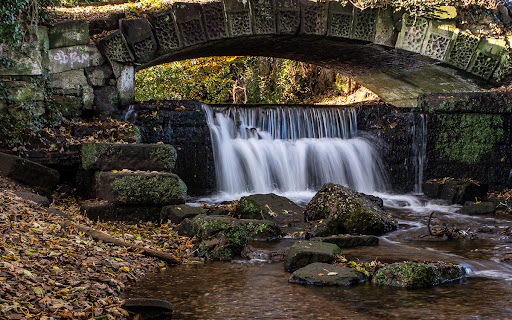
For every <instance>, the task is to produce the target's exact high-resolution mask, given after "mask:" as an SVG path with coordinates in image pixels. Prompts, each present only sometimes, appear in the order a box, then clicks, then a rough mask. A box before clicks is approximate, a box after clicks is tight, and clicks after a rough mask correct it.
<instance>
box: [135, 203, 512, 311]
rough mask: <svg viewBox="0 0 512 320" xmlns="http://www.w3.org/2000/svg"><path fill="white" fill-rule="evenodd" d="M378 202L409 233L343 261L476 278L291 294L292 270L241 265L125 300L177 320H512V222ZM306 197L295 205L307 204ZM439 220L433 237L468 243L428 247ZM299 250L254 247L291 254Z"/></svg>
mask: <svg viewBox="0 0 512 320" xmlns="http://www.w3.org/2000/svg"><path fill="white" fill-rule="evenodd" d="M378 195H379V196H380V197H381V198H383V199H384V206H385V209H386V211H387V212H389V213H390V214H391V215H392V216H393V217H394V218H395V219H397V220H398V222H399V229H398V230H396V231H394V232H391V233H388V234H386V235H384V236H382V237H380V245H379V246H374V247H359V248H352V249H342V254H343V255H345V256H346V257H347V258H348V259H351V260H359V261H372V260H379V261H381V262H385V263H392V262H400V261H404V260H420V261H446V262H452V263H457V264H461V265H464V266H465V268H466V270H467V271H468V276H467V277H465V278H464V279H462V280H459V281H456V282H452V283H445V284H442V285H439V286H436V287H433V288H428V289H416V290H406V289H400V288H393V287H377V286H374V285H372V284H371V283H364V284H359V285H356V286H353V287H345V286H342V287H319V286H306V285H298V284H289V283H288V278H289V277H290V274H289V273H287V272H285V271H284V267H283V263H282V262H278V263H270V262H267V261H260V260H244V259H241V258H240V259H235V260H233V261H231V262H206V263H204V264H196V265H180V266H176V267H171V268H168V269H166V270H164V271H161V272H158V273H154V274H150V275H148V277H147V278H146V279H144V280H143V281H141V282H139V283H137V284H136V285H135V286H133V287H132V288H130V289H129V290H128V291H127V292H126V293H125V297H131V298H135V297H145V298H155V299H164V300H168V301H169V302H171V303H172V304H173V306H174V313H173V319H395V318H398V317H399V318H401V319H512V286H511V284H512V263H510V262H508V263H507V262H501V261H500V258H501V257H504V256H506V255H507V254H508V256H509V257H510V256H511V255H512V240H511V238H510V237H507V236H505V235H502V234H501V233H502V232H503V231H505V230H507V228H509V227H510V226H511V222H512V217H511V216H510V214H508V215H485V216H465V215H461V214H459V213H457V210H458V209H459V207H458V206H447V205H443V204H442V203H439V202H436V201H427V200H426V199H424V197H422V196H421V195H416V196H411V195H386V194H378ZM304 196H305V195H304V194H301V195H300V196H299V197H298V198H295V199H293V200H295V201H297V202H299V203H302V204H304V202H307V198H305V197H304ZM206 200H208V199H202V201H206ZM209 200H211V201H214V200H217V201H218V200H219V198H217V199H209ZM432 211H435V213H434V214H433V215H432V221H431V227H432V228H433V229H435V228H439V227H441V226H446V227H448V228H452V227H456V228H457V229H460V230H464V231H466V230H467V233H468V235H467V236H466V237H465V238H463V239H454V240H449V241H440V240H439V239H432V238H428V237H423V238H422V236H425V235H426V234H427V233H428V231H427V226H426V224H427V221H428V217H429V215H430V213H431V212H432ZM468 229H469V230H468ZM296 240H297V239H290V238H283V239H281V240H280V241H275V242H260V243H251V245H252V246H254V247H257V248H264V249H272V250H287V248H289V247H290V246H291V244H292V243H293V242H294V241H296Z"/></svg>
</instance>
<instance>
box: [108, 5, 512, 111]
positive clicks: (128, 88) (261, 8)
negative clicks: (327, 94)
mask: <svg viewBox="0 0 512 320" xmlns="http://www.w3.org/2000/svg"><path fill="white" fill-rule="evenodd" d="M507 46H508V44H507V43H506V41H505V40H504V39H491V38H479V37H477V36H474V35H472V34H470V33H468V32H465V31H463V30H459V29H457V28H456V26H455V22H454V21H453V20H436V19H428V18H424V17H410V16H407V15H406V14H401V13H394V12H393V9H392V8H387V9H366V10H360V9H358V8H356V7H354V6H353V5H351V4H348V5H346V6H343V5H342V4H341V3H339V2H336V1H331V2H327V1H309V0H244V1H238V0H223V1H214V2H205V3H185V2H181V3H180V2H178V3H175V4H174V5H173V7H172V8H171V9H170V10H168V11H165V12H161V13H159V14H156V15H154V16H150V17H148V19H142V18H140V19H121V20H120V21H119V29H118V30H116V31H115V32H113V33H111V34H110V35H108V36H107V37H105V38H104V39H102V40H101V41H100V43H99V48H100V50H101V52H102V53H103V54H104V56H105V57H106V58H107V59H108V60H109V61H110V64H111V65H112V66H113V69H114V73H116V75H117V76H118V80H119V81H118V85H117V86H118V88H119V91H120V97H121V101H122V102H123V103H125V104H126V103H130V102H131V101H132V100H133V96H134V92H133V87H134V85H133V83H134V80H133V79H134V72H135V71H136V70H138V69H143V68H146V67H149V66H152V65H156V64H161V63H165V62H170V61H176V60H183V59H188V58H197V57H203V56H214V55H261V56H272V57H283V58H289V59H294V60H300V61H304V62H310V63H315V64H317V65H321V66H326V67H329V68H332V69H335V70H337V71H339V72H341V73H342V74H344V75H347V76H350V77H352V78H354V79H355V80H356V81H358V82H359V83H361V84H363V85H364V86H366V87H368V88H369V89H370V90H372V91H374V92H375V93H377V94H378V95H379V96H380V97H381V98H382V99H383V100H384V101H386V102H388V103H390V104H393V105H395V106H404V107H413V106H416V103H417V98H418V96H419V95H420V94H422V93H451V92H464V91H478V90H481V89H485V88H488V87H490V86H493V85H494V86H496V85H498V84H499V82H500V81H501V80H502V79H503V78H504V77H505V76H506V75H507V74H508V73H509V66H510V63H509V60H508V50H507Z"/></svg>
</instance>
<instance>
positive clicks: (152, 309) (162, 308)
mask: <svg viewBox="0 0 512 320" xmlns="http://www.w3.org/2000/svg"><path fill="white" fill-rule="evenodd" d="M123 308H124V309H127V310H129V311H131V312H132V313H134V314H140V315H141V316H142V319H148V320H149V319H172V312H173V306H172V304H171V303H170V302H169V301H166V300H160V299H151V298H126V299H124V305H123Z"/></svg>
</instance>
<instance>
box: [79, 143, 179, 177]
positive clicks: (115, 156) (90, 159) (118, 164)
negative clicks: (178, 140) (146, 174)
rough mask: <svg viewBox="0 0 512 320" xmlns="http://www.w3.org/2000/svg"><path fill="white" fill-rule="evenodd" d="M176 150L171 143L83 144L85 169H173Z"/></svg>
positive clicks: (83, 165) (83, 164)
mask: <svg viewBox="0 0 512 320" xmlns="http://www.w3.org/2000/svg"><path fill="white" fill-rule="evenodd" d="M175 163H176V150H175V149H174V147H173V146H171V145H169V144H113V143H86V144H83V145H82V167H83V168H84V169H85V170H98V171H110V170H121V169H129V170H147V171H171V170H172V169H173V168H174V164H175Z"/></svg>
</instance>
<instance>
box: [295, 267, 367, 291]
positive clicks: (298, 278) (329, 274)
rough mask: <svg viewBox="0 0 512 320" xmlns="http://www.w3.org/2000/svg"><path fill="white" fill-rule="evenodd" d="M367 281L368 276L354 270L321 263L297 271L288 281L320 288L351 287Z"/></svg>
mask: <svg viewBox="0 0 512 320" xmlns="http://www.w3.org/2000/svg"><path fill="white" fill-rule="evenodd" d="M365 281H366V276H365V275H364V274H362V273H361V272H358V271H356V270H355V269H353V268H349V267H340V266H337V265H333V264H328V263H321V262H315V263H312V264H308V265H307V266H305V267H303V268H300V269H299V270H296V271H295V272H294V273H293V274H292V275H291V276H290V279H288V282H290V283H299V284H308V285H319V286H350V285H354V284H357V283H360V282H365Z"/></svg>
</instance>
